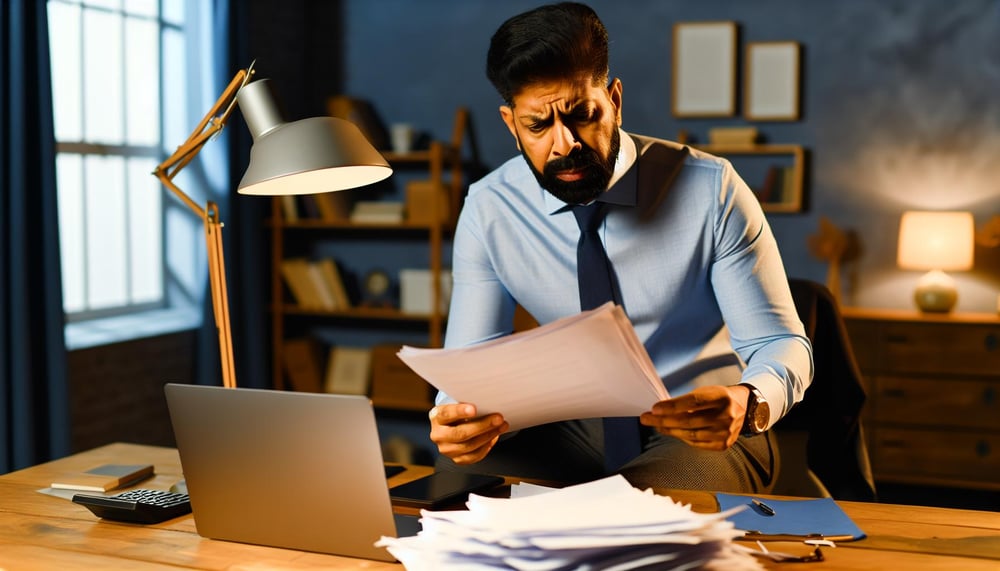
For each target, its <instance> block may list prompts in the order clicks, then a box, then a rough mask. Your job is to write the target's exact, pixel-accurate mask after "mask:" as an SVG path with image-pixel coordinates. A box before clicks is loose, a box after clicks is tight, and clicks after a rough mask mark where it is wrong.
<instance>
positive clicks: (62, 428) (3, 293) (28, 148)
mask: <svg viewBox="0 0 1000 571" xmlns="http://www.w3.org/2000/svg"><path fill="white" fill-rule="evenodd" d="M63 339H64V338H63V311H62V281H61V279H60V273H59V230H58V211H57V209H56V185H55V136H54V131H53V126H52V89H51V82H50V74H49V39H48V20H47V17H46V3H45V2H43V1H37V0H4V1H3V2H0V368H2V369H0V473H3V472H7V471H10V470H15V469H19V468H23V467H26V466H30V465H32V464H37V463H39V462H42V461H46V460H49V459H52V458H57V457H60V456H63V455H66V454H68V453H69V406H68V398H67V388H66V349H65V343H64V340H63Z"/></svg>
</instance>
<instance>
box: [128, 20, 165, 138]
mask: <svg viewBox="0 0 1000 571" xmlns="http://www.w3.org/2000/svg"><path fill="white" fill-rule="evenodd" d="M156 31H157V25H156V22H154V21H152V20H141V19H138V18H126V19H125V45H127V46H128V50H126V52H125V77H126V78H127V85H126V89H125V101H126V102H127V111H128V115H127V118H126V125H127V127H128V137H127V141H128V143H129V144H130V145H155V144H156V143H157V142H158V141H159V139H160V105H159V103H160V100H159V93H160V80H159V74H158V66H159V57H160V54H159V42H158V41H157V38H156Z"/></svg>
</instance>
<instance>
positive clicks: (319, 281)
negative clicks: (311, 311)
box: [306, 262, 337, 310]
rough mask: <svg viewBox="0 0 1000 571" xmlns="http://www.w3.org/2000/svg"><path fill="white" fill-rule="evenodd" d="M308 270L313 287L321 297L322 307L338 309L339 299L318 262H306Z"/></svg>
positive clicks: (320, 303) (320, 304)
mask: <svg viewBox="0 0 1000 571" xmlns="http://www.w3.org/2000/svg"><path fill="white" fill-rule="evenodd" d="M306 272H307V273H308V274H309V279H310V280H312V285H313V289H314V290H315V291H316V295H317V296H318V298H319V307H320V309H328V310H334V309H337V300H336V299H335V298H334V297H333V289H332V288H331V286H330V284H329V283H328V281H327V277H326V275H325V272H324V271H323V270H322V269H321V268H320V265H319V264H318V263H316V262H306Z"/></svg>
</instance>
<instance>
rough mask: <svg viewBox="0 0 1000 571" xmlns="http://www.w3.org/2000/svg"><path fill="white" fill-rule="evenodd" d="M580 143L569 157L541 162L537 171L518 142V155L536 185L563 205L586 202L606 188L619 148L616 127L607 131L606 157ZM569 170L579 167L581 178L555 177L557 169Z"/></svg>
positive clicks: (619, 140)
mask: <svg viewBox="0 0 1000 571" xmlns="http://www.w3.org/2000/svg"><path fill="white" fill-rule="evenodd" d="M581 145H582V146H581V148H580V149H579V150H576V151H573V152H572V153H570V155H569V156H566V157H563V158H559V159H555V160H552V161H549V162H547V163H545V170H544V171H543V172H538V169H536V168H535V165H534V164H532V162H531V159H529V158H528V155H527V154H526V153H525V152H524V145H521V155H522V156H523V157H524V160H525V162H527V163H528V168H530V169H531V172H532V174H534V175H535V178H536V179H538V184H540V185H541V186H542V188H544V189H545V190H547V191H548V192H549V194H551V195H552V196H555V197H556V198H558V199H559V200H561V201H563V202H565V203H567V204H587V203H588V202H590V201H592V200H594V199H595V198H597V197H598V196H600V195H601V194H602V193H603V192H604V191H605V190H607V188H608V183H609V182H610V181H611V176H612V175H613V174H614V172H615V162H616V161H617V160H618V150H619V149H620V148H621V134H620V133H619V131H618V129H615V130H614V132H613V133H612V134H611V148H610V149H609V151H608V156H607V157H606V158H602V157H601V155H600V154H599V153H598V152H597V151H596V150H594V149H592V148H590V147H588V146H587V145H585V144H583V143H582V142H581ZM569 170H582V171H583V178H580V179H579V180H574V181H565V180H560V179H559V177H557V176H556V174H557V173H559V172H564V171H569Z"/></svg>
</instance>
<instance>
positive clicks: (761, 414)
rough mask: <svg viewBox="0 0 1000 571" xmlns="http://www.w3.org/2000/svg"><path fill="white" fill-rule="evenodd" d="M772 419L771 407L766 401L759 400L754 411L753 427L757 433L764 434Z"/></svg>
mask: <svg viewBox="0 0 1000 571" xmlns="http://www.w3.org/2000/svg"><path fill="white" fill-rule="evenodd" d="M770 419H771V407H770V406H768V404H767V401H766V400H764V399H758V400H757V406H755V407H754V411H753V427H754V430H756V431H757V432H764V429H765V428H767V421H768V420H770Z"/></svg>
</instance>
